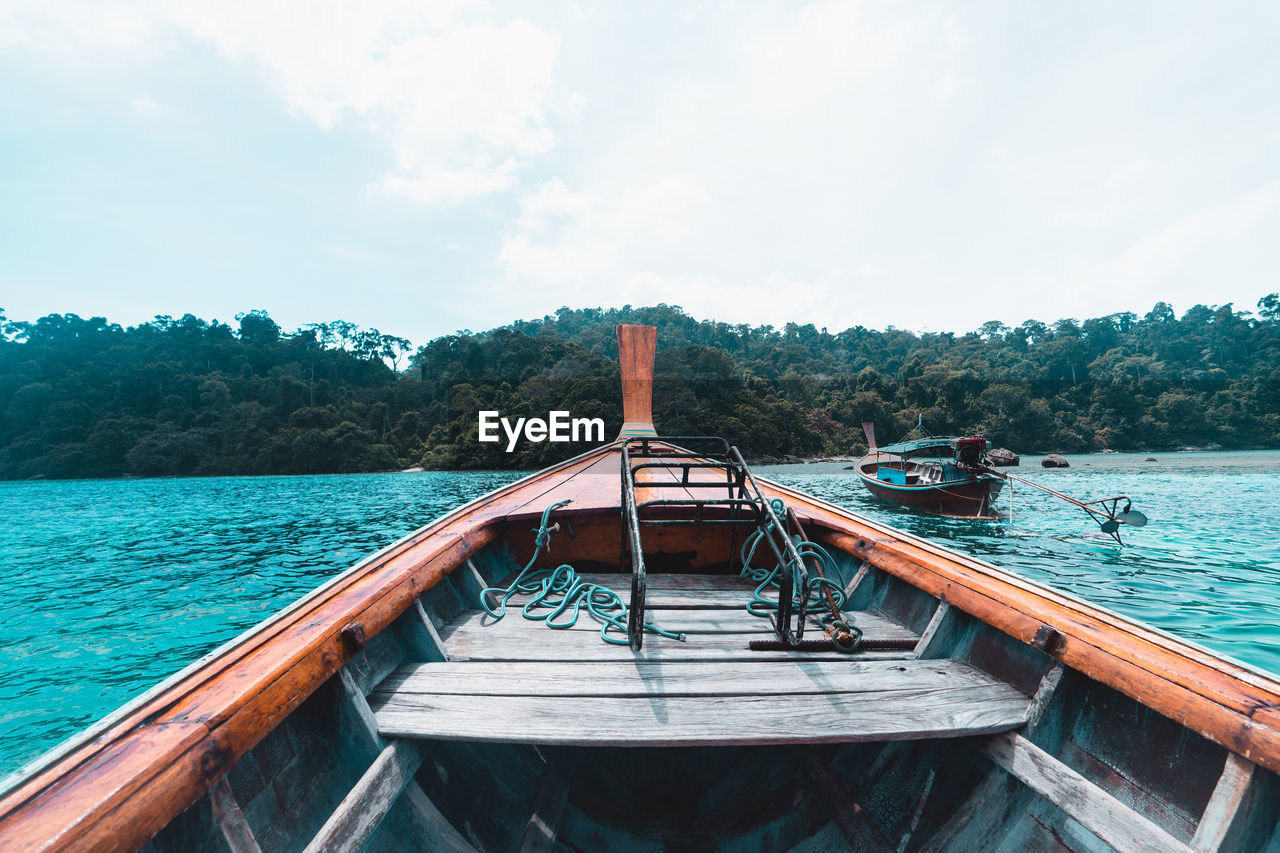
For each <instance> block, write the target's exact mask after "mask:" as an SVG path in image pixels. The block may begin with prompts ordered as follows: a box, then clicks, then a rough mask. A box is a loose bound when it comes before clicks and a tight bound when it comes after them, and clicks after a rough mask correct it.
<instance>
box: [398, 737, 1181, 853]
mask: <svg viewBox="0 0 1280 853" xmlns="http://www.w3.org/2000/svg"><path fill="white" fill-rule="evenodd" d="M378 723H379V725H380V726H381V725H382V720H381V718H379V721H378ZM974 744H975V745H976V746H977V747H978V749H980V750H982V752H983V753H985V754H986V755H987V757H989V758H990V759H991V760H992V761H994V762H995V763H996V764H998V765H999V766H1000V767H1003V768H1004V769H1005V770H1007V771H1008V772H1009V773H1010V774H1012V775H1014V776H1016V777H1017V778H1018V779H1020V780H1021V781H1022V782H1023V784H1025V785H1026V786H1027V787H1029V788H1031V789H1032V790H1034V791H1035V792H1036V793H1038V794H1040V796H1042V797H1044V798H1045V799H1046V800H1048V801H1049V802H1051V803H1053V804H1054V805H1055V806H1057V807H1058V808H1060V809H1061V810H1062V811H1063V812H1064V813H1065V814H1066V815H1067V816H1068V817H1070V818H1071V819H1073V820H1075V821H1076V822H1077V823H1079V824H1080V825H1081V826H1083V827H1084V828H1085V829H1088V830H1089V831H1090V832H1092V833H1093V834H1094V835H1096V836H1098V838H1099V839H1101V840H1102V841H1103V842H1105V843H1107V844H1110V845H1111V846H1112V847H1115V848H1116V849H1118V850H1133V851H1151V853H1178V851H1181V853H1186V851H1189V850H1190V849H1191V848H1189V847H1187V845H1185V844H1183V843H1182V842H1181V841H1179V840H1178V839H1176V838H1174V837H1173V836H1172V835H1170V834H1169V833H1167V832H1165V831H1164V830H1163V829H1161V828H1160V827H1159V826H1156V825H1155V824H1154V823H1152V822H1151V821H1150V820H1148V819H1147V818H1146V817H1144V816H1143V815H1140V814H1138V813H1137V812H1136V811H1134V810H1133V809H1131V808H1129V807H1128V806H1126V805H1125V804H1124V803H1122V802H1120V801H1119V800H1117V799H1116V798H1115V797H1113V796H1111V795H1110V794H1108V793H1107V792H1106V791H1104V790H1102V789H1101V788H1099V787H1098V786H1097V785H1095V784H1093V783H1092V782H1090V781H1089V780H1088V779H1086V778H1084V777H1083V776H1081V775H1080V774H1079V773H1077V772H1076V771H1074V770H1072V769H1071V768H1070V767H1068V766H1067V765H1065V764H1063V763H1062V762H1061V761H1059V760H1058V759H1056V758H1054V757H1053V756H1052V755H1050V754H1049V753H1047V752H1045V751H1044V750H1043V749H1041V748H1040V747H1038V746H1036V745H1035V744H1033V743H1032V742H1031V741H1029V740H1027V739H1026V738H1024V737H1022V736H1021V735H1018V734H1014V733H1012V732H1006V733H1003V734H997V735H992V736H990V737H985V738H978V739H975V740H974Z"/></svg>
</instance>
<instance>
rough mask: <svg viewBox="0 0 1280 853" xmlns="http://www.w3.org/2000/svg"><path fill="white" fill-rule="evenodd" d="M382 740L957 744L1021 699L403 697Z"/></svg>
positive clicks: (985, 688) (1018, 712)
mask: <svg viewBox="0 0 1280 853" xmlns="http://www.w3.org/2000/svg"><path fill="white" fill-rule="evenodd" d="M374 714H375V715H376V716H377V718H378V729H379V731H380V732H381V733H382V734H383V736H384V737H415V738H429V739H441V740H467V741H482V742H498V743H536V744H549V745H568V746H712V745H732V744H774V743H834V742H852V741H886V740H915V739H922V738H941V737H958V736H961V735H969V734H982V733H988V732H999V731H1006V730H1008V729H1012V728H1016V727H1017V726H1021V725H1022V724H1024V723H1025V722H1026V714H1027V697H1025V696H1023V695H1022V694H1020V693H1018V692H1017V691H1016V690H1013V688H1011V687H1008V686H1006V685H1003V684H995V683H989V682H975V683H974V684H967V685H963V686H950V687H939V688H932V689H917V688H904V689H898V690H881V691H877V692H872V693H832V694H826V695H821V696H785V695H784V696H710V697H697V698H690V697H653V698H648V699H631V698H623V699H619V698H611V697H610V698H600V697H587V698H574V699H572V700H566V699H565V698H563V697H557V696H446V695H439V694H406V695H404V696H399V695H397V696H395V697H393V698H391V699H389V700H388V701H386V702H381V703H379V704H378V706H377V707H375V709H374Z"/></svg>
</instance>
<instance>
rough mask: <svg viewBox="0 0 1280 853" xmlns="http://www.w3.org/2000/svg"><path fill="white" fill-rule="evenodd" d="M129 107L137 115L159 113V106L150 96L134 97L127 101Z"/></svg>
mask: <svg viewBox="0 0 1280 853" xmlns="http://www.w3.org/2000/svg"><path fill="white" fill-rule="evenodd" d="M129 106H130V107H131V108H132V109H133V111H134V112H135V113H137V114H138V115H144V116H145V115H151V114H153V113H158V112H160V105H159V104H157V103H156V102H155V99H154V98H152V97H151V96H150V95H145V94H144V95H135V96H134V97H132V98H130V99H129Z"/></svg>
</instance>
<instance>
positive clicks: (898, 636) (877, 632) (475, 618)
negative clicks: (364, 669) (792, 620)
mask: <svg viewBox="0 0 1280 853" xmlns="http://www.w3.org/2000/svg"><path fill="white" fill-rule="evenodd" d="M820 615H821V614H811V615H810V617H809V620H808V622H807V625H808V628H807V629H806V634H805V636H809V634H808V632H809V631H812V632H813V636H815V637H817V636H821V632H822V625H821V620H820V619H819V616H820ZM848 615H849V621H850V622H852V623H853V624H854V625H857V626H858V627H859V628H861V629H862V631H863V634H864V636H867V637H875V638H877V639H895V640H911V641H914V640H917V639H919V635H917V634H916V633H915V632H913V631H910V630H908V629H907V628H904V627H902V626H901V625H899V624H897V623H896V622H893V621H892V620H890V619H887V618H885V617H884V616H881V615H879V614H877V613H874V612H872V611H858V612H856V613H851V614H848ZM560 618H562V619H563V618H565V617H564V616H562V617H560ZM647 618H648V620H649V622H650V623H651V624H654V625H657V626H659V627H660V628H663V629H665V630H668V631H676V632H681V633H686V634H772V633H773V627H772V625H771V623H770V622H769V620H768V619H765V618H764V617H761V616H753V615H751V614H750V613H748V612H747V611H746V609H745V608H741V607H740V608H737V609H735V610H694V609H671V610H662V611H656V612H654V613H649V614H647ZM503 631H516V632H519V633H522V634H528V635H530V637H531V639H536V638H538V637H541V636H542V632H558V631H571V632H575V633H579V632H586V633H590V634H594V635H596V637H597V640H598V639H599V634H600V623H599V622H597V621H596V620H595V619H593V618H592V617H591V616H590V615H589V614H587V613H586V612H585V611H584V612H583V613H582V614H581V615H580V616H579V617H578V622H577V624H576V625H574V626H573V627H571V628H548V627H547V626H546V624H545V623H544V622H542V621H539V620H533V619H526V618H524V616H522V615H521V613H520V610H519V608H518V607H514V606H508V608H507V615H506V616H504V617H503V618H502V619H495V618H494V617H492V616H490V615H489V614H488V613H485V612H483V611H471V612H468V613H464V614H462V615H460V616H459V617H456V618H455V619H453V620H452V621H451V622H450V623H449V624H447V625H446V626H445V627H444V628H443V629H442V631H441V636H442V637H443V639H444V642H445V645H446V647H448V646H449V644H450V641H451V640H452V639H453V638H454V637H463V636H469V635H472V634H475V635H478V636H484V637H492V636H493V635H495V634H498V633H500V632H503ZM753 639H759V638H753Z"/></svg>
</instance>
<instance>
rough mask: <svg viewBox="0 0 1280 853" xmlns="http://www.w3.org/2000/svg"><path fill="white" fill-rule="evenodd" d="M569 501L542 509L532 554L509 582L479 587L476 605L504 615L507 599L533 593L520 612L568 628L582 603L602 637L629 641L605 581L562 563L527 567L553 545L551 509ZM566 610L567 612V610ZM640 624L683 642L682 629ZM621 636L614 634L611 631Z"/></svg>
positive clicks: (622, 612) (620, 608) (623, 610)
mask: <svg viewBox="0 0 1280 853" xmlns="http://www.w3.org/2000/svg"><path fill="white" fill-rule="evenodd" d="M567 503H570V501H567V500H566V501H560V502H559V503H555V504H552V505H551V506H549V507H547V508H546V509H545V510H543V511H542V522H541V523H540V524H539V525H538V527H537V528H536V529H535V530H534V533H536V534H537V536H536V537H535V538H534V547H533V557H532V558H531V559H530V560H529V562H528V564H527V565H526V566H525V567H524V568H523V569H521V570H520V574H518V575H516V579H515V580H514V581H512V582H511V585H510V586H506V587H496V586H491V587H488V588H487V589H482V590H481V591H480V606H481V607H483V608H484V610H485V612H486V613H488V614H489V615H490V616H492V617H493V618H494V619H501V618H502V617H503V616H505V615H506V614H507V602H508V601H509V600H510V599H511V598H512V596H516V595H532V596H533V598H532V599H531V600H530V601H528V602H527V603H526V604H525V605H524V607H523V608H521V610H520V613H521V615H522V616H524V618H526V619H531V620H533V621H535V622H545V623H546V625H547V627H548V628H556V629H564V628H572V627H573V626H574V625H576V624H577V623H578V616H579V615H581V613H582V610H583V608H586V611H587V614H588V615H589V616H591V618H592V619H595V620H596V621H597V622H599V623H600V639H602V640H604V641H605V642H606V643H609V644H610V645H614V646H625V645H626V644H627V606H626V605H625V604H623V602H622V597H621V596H620V595H618V593H616V592H614V591H613V590H612V589H610V588H609V587H607V586H604V585H602V584H598V583H588V582H586V581H584V580H582V578H580V577H578V573H577V572H576V571H574V568H573V566H569V565H561V566H557V567H556V568H554V569H541V570H539V571H536V572H534V571H531V569H532V568H533V564H534V563H536V562H537V560H538V555H539V554H540V553H542V551H543V549H545V548H546V547H547V546H548V545H550V544H551V528H550V527H549V526H548V525H549V522H550V520H551V513H552V512H554V511H555V510H557V509H559V508H560V507H562V506H564V505H565V504H567ZM491 594H492V595H495V596H499V600H498V605H497V607H496V608H495V607H491V606H490V605H489V596H490V595H491ZM566 614H567V615H566ZM644 629H645V630H646V631H649V632H650V633H653V634H658V635H659V636H663V637H670V638H671V639H673V640H680V641H681V642H683V641H684V638H685V637H684V634H678V633H676V632H674V631H667V630H665V629H663V628H659V627H658V626H657V625H652V624H649V623H647V622H646V623H645V626H644ZM615 631H616V632H617V633H618V634H619V635H620V636H613V635H612V634H613V632H615Z"/></svg>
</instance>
